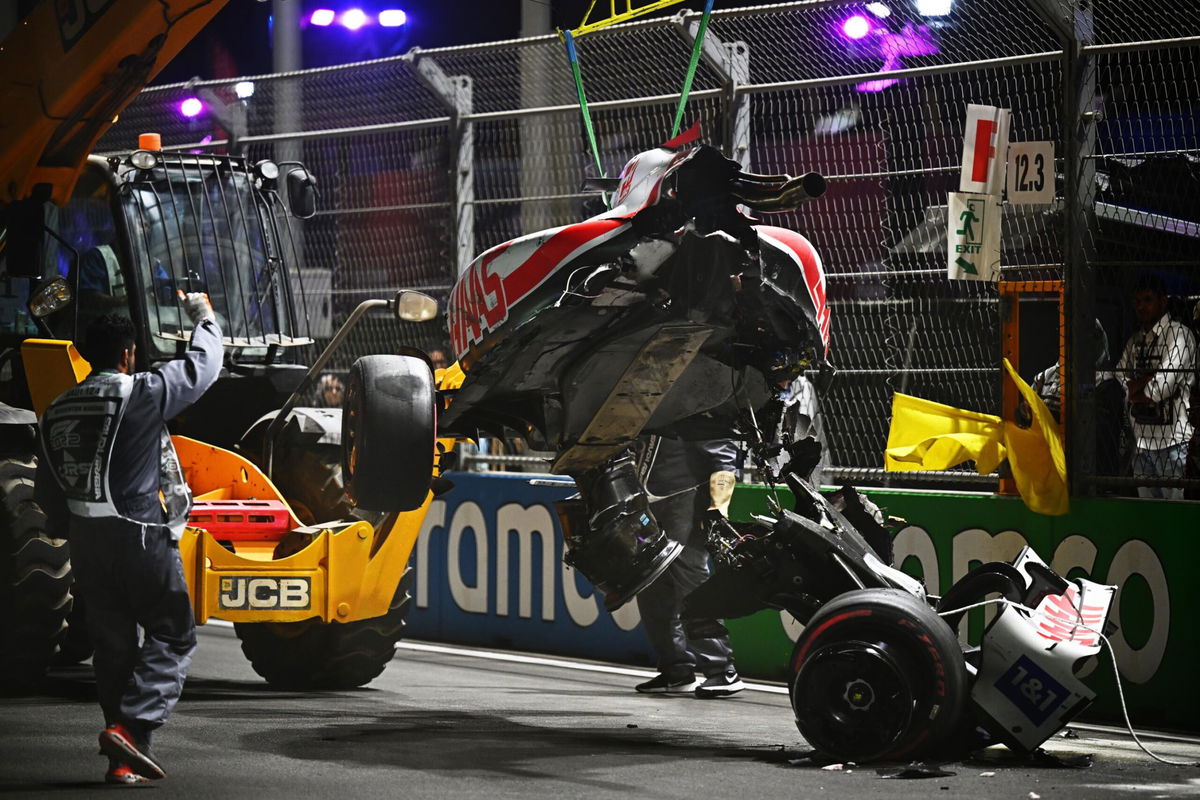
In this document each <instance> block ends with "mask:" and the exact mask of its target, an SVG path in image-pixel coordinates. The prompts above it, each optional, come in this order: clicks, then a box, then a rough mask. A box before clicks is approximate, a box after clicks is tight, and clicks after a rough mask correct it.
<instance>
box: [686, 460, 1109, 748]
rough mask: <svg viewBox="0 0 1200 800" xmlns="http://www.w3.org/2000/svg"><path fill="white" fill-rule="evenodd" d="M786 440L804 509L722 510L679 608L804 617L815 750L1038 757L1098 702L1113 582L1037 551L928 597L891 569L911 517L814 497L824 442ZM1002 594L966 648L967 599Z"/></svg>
mask: <svg viewBox="0 0 1200 800" xmlns="http://www.w3.org/2000/svg"><path fill="white" fill-rule="evenodd" d="M789 449H790V450H791V452H792V454H793V456H794V457H793V459H792V461H791V462H790V463H789V465H788V466H787V467H785V470H784V476H783V477H784V479H785V480H786V483H787V485H788V487H789V489H791V492H792V495H793V496H794V497H795V498H796V503H795V508H794V509H792V510H787V509H782V508H777V509H776V512H775V513H774V514H772V515H770V516H759V517H756V518H755V519H754V521H752V522H749V523H731V522H729V521H727V520H725V519H724V518H721V517H719V516H718V515H713V516H712V517H711V518H710V520H709V548H710V550H711V551H712V552H713V554H714V557H715V559H716V561H717V564H718V567H717V569H716V571H715V572H714V574H713V576H712V577H711V578H710V579H709V580H708V581H707V582H706V583H704V584H702V585H701V586H699V587H698V588H697V589H696V590H695V591H694V592H693V593H692V594H691V595H690V596H689V597H688V598H687V600H686V602H685V606H684V617H685V625H686V624H687V618H695V619H706V618H709V619H711V618H714V617H722V616H723V617H725V618H729V617H738V616H744V615H747V614H751V613H754V612H756V611H759V610H761V609H764V608H773V609H780V610H785V611H787V612H789V613H790V614H791V615H792V616H793V617H795V618H796V619H797V620H798V621H800V622H801V623H803V624H804V626H805V627H804V630H803V632H801V634H800V636H799V637H798V639H797V641H796V645H795V648H794V650H793V651H792V657H791V660H790V661H789V670H790V676H789V681H788V693H789V696H790V698H791V704H792V708H793V710H794V712H795V714H796V725H797V727H799V729H800V733H801V734H802V735H803V736H804V738H805V740H806V741H807V742H808V743H809V744H810V745H812V746H813V747H814V748H816V750H817V751H818V752H820V753H821V754H823V755H824V756H826V757H829V758H834V759H836V760H839V761H854V762H858V763H862V762H869V761H895V760H901V759H904V760H908V759H913V758H917V757H935V758H936V757H947V756H955V755H962V754H965V753H967V752H969V751H970V750H973V749H976V748H979V747H983V746H986V745H988V744H991V743H994V742H1002V743H1004V744H1006V745H1008V746H1009V747H1010V748H1011V749H1013V750H1015V751H1017V752H1021V753H1028V752H1031V751H1033V750H1034V749H1035V748H1037V747H1038V746H1039V745H1041V744H1042V743H1043V742H1044V741H1046V739H1048V738H1049V737H1050V736H1052V735H1053V734H1054V733H1056V732H1057V731H1059V730H1061V729H1062V728H1063V727H1064V726H1065V725H1066V724H1067V723H1068V722H1069V721H1070V720H1071V719H1073V718H1074V717H1075V716H1076V715H1077V714H1078V713H1079V712H1080V711H1082V710H1083V709H1084V708H1086V707H1087V706H1088V704H1089V703H1090V702H1091V700H1092V699H1093V698H1094V697H1095V692H1093V691H1092V690H1091V689H1089V688H1088V687H1087V686H1085V685H1084V684H1083V683H1082V681H1080V680H1079V678H1078V677H1076V673H1077V671H1078V668H1079V667H1080V666H1081V665H1082V663H1083V662H1084V661H1085V660H1086V659H1088V658H1089V657H1091V656H1095V655H1097V654H1098V653H1099V652H1100V635H1099V632H1100V631H1101V630H1102V629H1103V627H1104V625H1105V622H1106V620H1107V616H1108V610H1109V606H1110V605H1111V603H1112V598H1113V593H1114V592H1115V590H1116V587H1114V586H1103V585H1100V584H1097V583H1093V582H1091V581H1088V580H1086V579H1077V580H1066V579H1064V578H1062V577H1060V576H1059V575H1057V574H1055V573H1054V572H1053V571H1052V570H1051V569H1050V568H1049V567H1047V566H1046V565H1045V564H1044V563H1043V562H1042V561H1041V560H1040V559H1039V558H1038V557H1037V555H1036V554H1035V553H1034V552H1033V550H1032V549H1031V548H1029V547H1026V548H1024V549H1023V550H1022V551H1021V553H1020V554H1019V555H1018V556H1017V558H1016V559H1015V560H1014V561H1013V562H1012V563H1011V564H1009V563H1001V562H993V563H987V564H983V565H981V566H979V567H977V568H975V569H974V570H972V571H971V572H969V573H968V574H967V575H965V576H964V577H963V578H962V579H961V580H959V581H958V582H956V583H955V584H954V585H953V586H952V587H951V588H950V589H949V590H948V591H947V592H946V593H945V594H944V595H942V596H941V597H940V598H933V597H930V596H927V595H926V592H925V588H924V587H923V586H922V585H921V583H920V582H918V581H917V580H915V579H913V578H912V577H910V576H909V575H907V574H905V573H903V572H901V571H900V570H898V569H895V568H894V567H892V566H891V562H892V547H891V541H892V531H893V530H894V529H895V526H896V525H897V524H898V523H900V522H901V521H900V520H894V519H891V520H889V519H885V517H884V515H883V514H882V512H881V511H880V509H879V508H878V507H877V506H876V505H875V504H874V503H872V502H871V501H870V500H869V499H867V498H866V497H864V496H863V495H861V494H860V493H859V492H858V491H857V490H855V489H853V488H852V487H843V488H842V489H841V490H839V491H837V492H835V493H833V494H830V495H823V494H820V493H818V492H817V491H816V490H815V489H814V488H813V487H812V486H811V484H809V483H808V482H807V480H805V479H803V478H802V477H801V476H802V475H806V474H808V471H809V470H811V468H812V466H813V465H815V463H816V458H817V456H819V452H820V450H819V446H818V445H816V443H815V442H814V441H813V440H807V441H801V442H798V443H796V444H794V445H793V446H792V447H791V448H789ZM997 595H998V596H999V599H998V600H995V601H993V602H994V603H995V604H996V605H999V606H1000V608H999V609H998V613H997V614H996V616H995V618H994V620H993V621H992V622H991V623H990V624H989V625H988V626H987V628H986V630H985V631H984V633H983V637H982V641H981V644H980V646H979V647H970V648H967V647H964V646H962V645H960V643H959V640H958V637H957V633H956V631H957V628H958V624H959V622H960V621H961V620H962V619H963V617H964V615H965V614H966V613H967V609H968V608H969V607H972V606H975V605H976V604H981V603H984V602H985V598H993V597H995V596H997ZM689 633H694V634H695V635H704V633H705V632H704V631H701V630H694V631H690V632H689ZM708 633H709V635H711V634H712V633H715V632H713V631H710V632H708Z"/></svg>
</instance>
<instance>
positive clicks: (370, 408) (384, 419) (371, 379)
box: [342, 356, 437, 511]
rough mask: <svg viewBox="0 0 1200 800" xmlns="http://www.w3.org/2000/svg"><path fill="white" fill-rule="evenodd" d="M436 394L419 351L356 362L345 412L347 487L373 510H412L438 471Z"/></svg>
mask: <svg viewBox="0 0 1200 800" xmlns="http://www.w3.org/2000/svg"><path fill="white" fill-rule="evenodd" d="M436 427H437V409H436V394H435V392H434V386H433V374H432V373H431V372H430V370H429V365H428V364H426V363H425V362H424V361H422V360H421V359H419V358H416V357H415V356H366V357H363V358H360V359H358V360H357V361H355V362H354V366H353V367H352V368H351V369H350V376H349V380H348V381H347V385H346V397H345V401H344V403H343V413H342V446H343V452H344V461H343V465H342V466H343V474H344V476H345V481H346V493H347V495H348V496H349V497H350V498H351V500H352V501H353V502H354V504H355V505H356V506H358V507H359V508H363V509H367V510H370V511H412V510H413V509H415V508H418V507H420V505H421V504H422V503H423V502H425V497H426V495H427V493H428V492H429V485H430V482H431V480H432V477H433V459H434V437H435V433H436Z"/></svg>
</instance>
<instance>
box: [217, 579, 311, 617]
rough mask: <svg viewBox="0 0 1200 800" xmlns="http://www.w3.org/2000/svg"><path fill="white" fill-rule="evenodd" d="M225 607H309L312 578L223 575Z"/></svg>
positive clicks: (223, 600) (222, 603) (219, 603)
mask: <svg viewBox="0 0 1200 800" xmlns="http://www.w3.org/2000/svg"><path fill="white" fill-rule="evenodd" d="M217 604H218V605H219V606H220V607H221V608H228V609H247V608H255V609H259V608H279V609H305V608H308V607H310V606H311V605H312V594H311V592H310V591H309V579H308V578H256V577H253V576H250V575H235V576H233V577H230V578H221V593H220V596H219V598H218V601H217Z"/></svg>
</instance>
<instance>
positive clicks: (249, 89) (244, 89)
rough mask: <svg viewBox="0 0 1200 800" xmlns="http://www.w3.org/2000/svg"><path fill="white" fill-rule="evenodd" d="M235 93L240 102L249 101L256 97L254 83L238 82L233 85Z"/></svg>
mask: <svg viewBox="0 0 1200 800" xmlns="http://www.w3.org/2000/svg"><path fill="white" fill-rule="evenodd" d="M233 93H234V94H236V95H237V97H238V100H248V99H250V98H251V97H253V96H254V81H238V82H237V83H235V84H234V85H233Z"/></svg>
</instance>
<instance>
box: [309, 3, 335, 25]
mask: <svg viewBox="0 0 1200 800" xmlns="http://www.w3.org/2000/svg"><path fill="white" fill-rule="evenodd" d="M333 16H334V15H333V9H330V8H318V9H317V10H316V11H314V12H312V16H310V17H309V18H308V21H309V22H310V23H312V24H313V25H316V26H317V27H319V28H324V27H326V26H327V25H332V24H333Z"/></svg>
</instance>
